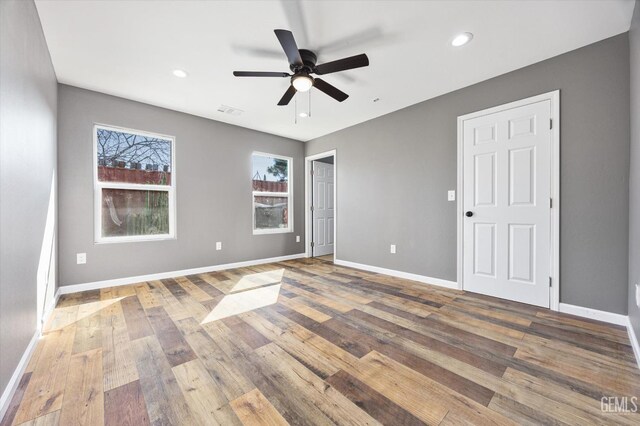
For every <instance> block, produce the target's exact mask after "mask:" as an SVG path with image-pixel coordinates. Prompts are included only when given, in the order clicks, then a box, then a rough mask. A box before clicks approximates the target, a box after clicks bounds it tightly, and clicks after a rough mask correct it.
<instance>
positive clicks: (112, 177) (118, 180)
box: [94, 125, 176, 243]
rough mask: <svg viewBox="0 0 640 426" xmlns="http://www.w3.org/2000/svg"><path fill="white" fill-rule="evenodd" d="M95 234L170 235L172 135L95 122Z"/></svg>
mask: <svg viewBox="0 0 640 426" xmlns="http://www.w3.org/2000/svg"><path fill="white" fill-rule="evenodd" d="M94 146H95V155H94V182H95V240H96V242H98V243H106V242H127V241H146V240H160V239H166V238H174V236H175V220H176V218H175V185H176V176H175V168H174V139H173V138H172V137H170V136H160V135H154V134H150V133H145V132H140V131H137V130H127V129H121V128H116V127H108V126H100V125H96V126H95V127H94Z"/></svg>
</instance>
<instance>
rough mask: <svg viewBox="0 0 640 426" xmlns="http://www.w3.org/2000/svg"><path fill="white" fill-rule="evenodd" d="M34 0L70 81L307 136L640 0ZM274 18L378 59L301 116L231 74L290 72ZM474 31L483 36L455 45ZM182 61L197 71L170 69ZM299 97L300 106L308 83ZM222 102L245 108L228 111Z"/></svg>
mask: <svg viewBox="0 0 640 426" xmlns="http://www.w3.org/2000/svg"><path fill="white" fill-rule="evenodd" d="M36 4H37V8H38V12H39V14H40V19H41V21H42V26H43V29H44V33H45V37H46V39H47V43H48V45H49V49H50V51H51V57H52V60H53V65H54V68H55V71H56V74H57V77H58V80H59V81H60V82H61V83H65V84H70V85H74V86H78V87H83V88H87V89H91V90H96V91H99V92H103V93H108V94H112V95H116V96H121V97H125V98H129V99H133V100H137V101H141V102H145V103H149V104H152V105H157V106H161V107H165V108H170V109H173V110H177V111H183V112H187V113H190V114H194V115H198V116H202V117H207V118H211V119H214V120H218V121H223V122H227V123H231V124H235V125H238V126H243V127H248V128H251V129H256V130H260V131H263V132H268V133H273V134H276V135H281V136H285V137H289V138H293V139H298V140H301V141H307V140H310V139H314V138H317V137H319V136H322V135H325V134H328V133H331V132H335V131H337V130H340V129H343V128H346V127H349V126H352V125H354V124H357V123H360V122H363V121H366V120H370V119H372V118H375V117H378V116H381V115H384V114H387V113H390V112H392V111H396V110H398V109H401V108H404V107H407V106H409V105H412V104H415V103H418V102H421V101H424V100H426V99H430V98H433V97H435V96H439V95H442V94H444V93H447V92H451V91H453V90H456V89H459V88H462V87H465V86H468V85H471V84H474V83H477V82H480V81H482V80H486V79H488V78H491V77H494V76H497V75H500V74H504V73H506V72H509V71H512V70H515V69H518V68H521V67H524V66H526V65H529V64H533V63H535V62H538V61H541V60H544V59H547V58H550V57H553V56H556V55H559V54H561V53H564V52H567V51H570V50H573V49H576V48H579V47H581V46H585V45H587V44H590V43H594V42H596V41H599V40H602V39H605V38H607V37H611V36H613V35H616V34H619V33H622V32H625V31H627V30H628V29H629V25H630V22H631V16H632V13H633V7H634V1H633V0H604V1H599V0H586V1H572V0H564V1H397V0H392V1H380V0H374V1H322V2H320V1H301V2H296V1H286V0H280V1H238V0H234V1H171V2H170V1H154V2H152V1H102V0H99V1H86V0H85V1H76V0H70V1H64V0H58V1H46V0H36ZM276 28H283V29H290V30H292V31H293V33H294V35H295V37H296V40H297V42H298V47H299V48H307V49H310V50H314V51H318V63H322V62H328V61H332V60H335V59H340V58H342V57H345V56H351V55H355V54H359V53H366V54H367V55H368V56H369V60H370V64H371V65H370V66H369V67H367V68H360V69H355V70H350V71H345V72H342V73H338V74H330V75H326V76H323V79H324V80H326V81H327V82H329V83H331V84H333V85H335V86H337V87H338V88H339V89H341V90H343V91H344V92H346V93H348V94H349V95H350V97H349V99H347V100H346V101H344V102H343V103H338V102H336V101H335V100H333V99H331V98H329V97H328V96H326V95H324V94H323V93H321V92H318V91H317V90H315V89H312V90H311V95H310V96H311V112H312V117H310V118H301V119H298V123H297V124H295V123H294V117H295V102H294V101H292V102H291V103H290V104H289V106H286V107H279V106H277V105H276V104H277V102H278V100H279V99H280V97H281V96H282V95H283V93H284V92H285V90H286V89H287V87H288V86H289V80H288V79H285V78H236V77H233V75H232V71H234V70H260V71H284V72H288V71H289V69H288V64H287V61H286V57H285V55H284V53H283V52H282V50H281V48H280V45H279V43H278V40H277V39H276V37H275V35H274V33H273V30H274V29H276ZM464 31H469V32H472V33H473V34H474V35H475V37H474V39H473V41H472V42H471V43H469V44H468V45H466V46H463V47H460V48H454V47H452V46H451V43H450V42H451V39H452V38H453V37H454V36H455V35H456V34H458V33H460V32H464ZM174 69H183V70H186V71H187V72H188V77H187V78H183V79H180V78H176V77H174V76H173V75H172V71H173V70H174ZM296 97H297V98H298V107H299V111H300V110H301V109H302V105H305V106H306V104H307V103H308V96H307V94H298V95H297V96H296ZM375 98H379V101H377V102H374V101H373V100H374V99H375ZM221 105H227V106H230V107H233V108H237V109H240V110H242V111H244V112H243V113H242V114H240V115H231V114H228V113H223V112H219V111H218V108H219V107H220V106H221ZM112 124H118V123H112ZM147 130H148V129H147Z"/></svg>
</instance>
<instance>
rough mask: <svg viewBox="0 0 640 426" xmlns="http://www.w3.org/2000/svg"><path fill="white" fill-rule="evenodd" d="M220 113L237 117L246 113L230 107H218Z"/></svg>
mask: <svg viewBox="0 0 640 426" xmlns="http://www.w3.org/2000/svg"><path fill="white" fill-rule="evenodd" d="M218 112H222V113H224V114H229V115H235V116H236V117H237V116H239V115H241V114H242V113H243V112H244V111H243V110H241V109H238V108H234V107H230V106H228V105H220V106H219V107H218Z"/></svg>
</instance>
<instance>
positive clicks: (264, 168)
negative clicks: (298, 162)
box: [252, 154, 289, 192]
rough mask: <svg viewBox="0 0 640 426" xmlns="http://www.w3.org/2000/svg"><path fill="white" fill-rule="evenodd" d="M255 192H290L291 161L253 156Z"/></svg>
mask: <svg viewBox="0 0 640 426" xmlns="http://www.w3.org/2000/svg"><path fill="white" fill-rule="evenodd" d="M252 173H253V178H252V179H253V190H254V191H262V192H289V161H288V160H283V159H281V158H276V157H266V156H263V155H257V154H254V155H253V172H252Z"/></svg>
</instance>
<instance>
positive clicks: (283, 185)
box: [252, 152, 293, 234]
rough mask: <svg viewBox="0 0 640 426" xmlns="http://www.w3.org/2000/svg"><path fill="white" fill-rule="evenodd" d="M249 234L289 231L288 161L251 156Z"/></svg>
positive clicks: (274, 157) (257, 154)
mask: <svg viewBox="0 0 640 426" xmlns="http://www.w3.org/2000/svg"><path fill="white" fill-rule="evenodd" d="M252 162H253V172H252V173H253V177H252V184H253V233H254V234H274V233H280V232H292V231H293V223H292V222H293V219H292V218H293V216H292V205H293V204H292V202H291V198H292V196H291V183H290V182H291V181H290V179H291V158H289V157H280V156H276V155H271V154H262V153H257V152H254V153H253V157H252Z"/></svg>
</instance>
